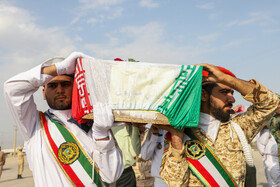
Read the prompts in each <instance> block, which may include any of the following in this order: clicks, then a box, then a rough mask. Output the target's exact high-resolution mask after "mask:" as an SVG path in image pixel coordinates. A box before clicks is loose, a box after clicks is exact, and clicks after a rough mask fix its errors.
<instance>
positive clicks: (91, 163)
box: [4, 53, 123, 187]
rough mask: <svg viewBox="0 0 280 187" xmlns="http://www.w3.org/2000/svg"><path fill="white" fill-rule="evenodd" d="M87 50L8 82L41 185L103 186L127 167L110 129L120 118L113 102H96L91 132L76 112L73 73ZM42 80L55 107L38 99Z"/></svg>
mask: <svg viewBox="0 0 280 187" xmlns="http://www.w3.org/2000/svg"><path fill="white" fill-rule="evenodd" d="M83 56H85V55H83V54H82V53H72V54H71V55H70V56H69V57H68V58H66V59H64V60H63V59H61V58H60V59H58V58H54V59H51V60H49V61H47V62H45V63H43V64H41V65H38V66H37V67H35V68H33V69H31V70H29V71H26V72H23V73H20V74H18V75H16V76H14V77H12V78H10V79H9V80H8V81H6V82H5V85H4V90H5V96H6V100H7V103H8V106H9V108H10V110H11V112H12V115H13V117H14V119H15V121H16V124H18V126H19V129H20V131H21V133H22V135H23V137H24V140H25V148H26V152H27V157H28V161H29V167H30V168H31V170H32V172H33V176H34V181H35V186H63V187H65V186H101V185H102V181H105V182H107V183H112V182H114V181H116V180H117V179H118V178H119V176H120V175H121V173H122V171H123V164H122V155H121V152H120V150H119V149H118V148H117V147H116V145H115V142H114V139H113V137H112V135H111V133H110V131H109V130H110V128H111V127H112V126H113V124H114V117H113V114H112V110H111V108H110V107H109V106H107V105H101V104H96V105H95V106H94V123H93V125H92V128H91V129H90V130H89V131H88V132H85V131H83V130H82V129H81V128H80V127H79V126H78V124H77V123H76V121H75V120H73V118H72V117H71V104H72V88H73V80H74V79H73V73H74V71H75V66H76V59H77V58H78V57H83ZM55 62H56V63H55ZM54 63H55V64H54ZM40 86H44V89H43V95H44V99H45V100H47V103H48V105H49V107H50V109H49V110H47V111H46V112H45V113H42V112H40V111H38V110H37V107H36V104H35V102H34V99H33V94H34V93H35V92H36V91H37V90H38V89H39V87H40Z"/></svg>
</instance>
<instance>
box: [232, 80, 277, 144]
mask: <svg viewBox="0 0 280 187" xmlns="http://www.w3.org/2000/svg"><path fill="white" fill-rule="evenodd" d="M250 82H252V83H254V84H255V85H256V86H255V88H254V89H253V90H252V92H251V93H249V94H247V95H245V96H243V98H244V99H245V100H247V101H249V102H251V103H253V105H252V106H250V107H249V108H248V110H247V112H245V113H243V114H241V115H239V116H238V117H235V118H233V119H232V121H233V122H235V123H237V124H238V125H240V127H241V128H242V130H243V131H244V134H245V135H246V137H247V140H248V142H249V143H250V142H251V141H252V140H253V138H254V137H255V136H256V135H257V133H258V132H259V131H260V130H261V129H262V128H263V127H264V126H265V125H266V124H267V122H268V120H269V119H270V118H271V117H272V116H273V114H274V112H275V110H276V109H277V106H278V104H279V99H278V96H277V95H276V94H275V93H273V92H272V91H270V90H268V89H267V88H265V87H264V86H263V85H261V84H260V83H259V82H257V81H256V80H254V79H252V80H250Z"/></svg>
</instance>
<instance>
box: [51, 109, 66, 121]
mask: <svg viewBox="0 0 280 187" xmlns="http://www.w3.org/2000/svg"><path fill="white" fill-rule="evenodd" d="M49 111H50V113H52V114H54V115H55V116H56V117H57V118H58V119H60V120H61V121H62V122H63V123H64V124H66V123H67V121H68V120H70V119H71V109H68V110H54V109H50V110H49Z"/></svg>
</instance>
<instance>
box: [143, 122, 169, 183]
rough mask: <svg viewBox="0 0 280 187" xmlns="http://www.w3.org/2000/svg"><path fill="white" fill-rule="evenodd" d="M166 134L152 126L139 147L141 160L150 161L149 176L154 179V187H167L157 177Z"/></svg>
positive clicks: (158, 176) (164, 131)
mask: <svg viewBox="0 0 280 187" xmlns="http://www.w3.org/2000/svg"><path fill="white" fill-rule="evenodd" d="M166 133H167V131H166V130H162V129H158V128H156V127H155V126H154V125H152V126H151V128H150V130H149V131H148V133H147V137H146V139H145V141H144V143H143V144H142V147H141V155H142V158H143V159H144V160H150V159H152V167H151V176H152V177H154V186H155V187H168V185H167V184H166V183H165V182H164V181H163V180H162V179H161V177H160V175H159V169H160V165H161V162H162V155H163V149H164V136H165V134H166Z"/></svg>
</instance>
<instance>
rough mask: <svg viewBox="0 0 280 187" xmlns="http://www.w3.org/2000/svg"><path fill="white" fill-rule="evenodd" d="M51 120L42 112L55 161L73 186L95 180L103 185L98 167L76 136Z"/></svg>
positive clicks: (45, 134) (84, 184)
mask: <svg viewBox="0 0 280 187" xmlns="http://www.w3.org/2000/svg"><path fill="white" fill-rule="evenodd" d="M50 120H51V123H49V124H48V122H47V120H46V117H45V115H44V113H42V112H40V121H41V127H42V130H43V131H42V132H43V135H44V138H45V140H46V143H47V145H48V147H49V150H50V152H51V153H52V155H53V157H54V159H55V161H56V162H57V163H58V165H59V167H60V168H61V170H62V172H63V173H64V175H65V176H66V178H67V179H68V180H69V181H70V183H71V184H72V185H73V186H89V185H92V184H93V182H94V183H95V184H96V186H98V187H101V186H102V185H101V181H100V179H99V175H98V168H97V167H95V165H94V163H93V161H92V159H91V158H90V157H89V156H88V154H87V153H86V151H85V150H84V149H83V147H82V146H81V145H80V143H79V142H78V140H77V139H76V138H75V136H74V135H73V134H72V133H71V132H70V131H68V130H67V129H66V128H65V127H64V126H63V125H61V124H59V123H58V122H56V121H54V120H52V119H50Z"/></svg>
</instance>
